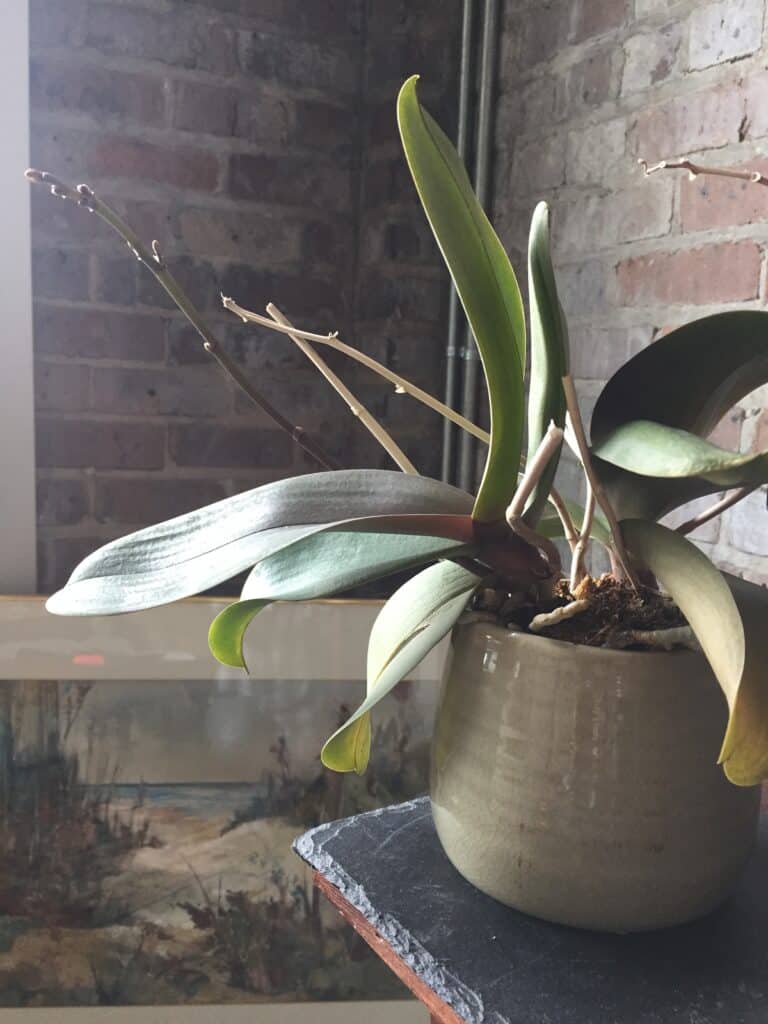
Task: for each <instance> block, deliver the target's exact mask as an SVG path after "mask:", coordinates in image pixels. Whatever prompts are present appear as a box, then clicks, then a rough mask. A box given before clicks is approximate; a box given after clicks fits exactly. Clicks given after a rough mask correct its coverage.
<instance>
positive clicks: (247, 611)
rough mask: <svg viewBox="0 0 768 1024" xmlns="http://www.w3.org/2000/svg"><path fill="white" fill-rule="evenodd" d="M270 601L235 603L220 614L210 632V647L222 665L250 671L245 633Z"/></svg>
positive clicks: (212, 624)
mask: <svg viewBox="0 0 768 1024" xmlns="http://www.w3.org/2000/svg"><path fill="white" fill-rule="evenodd" d="M269 603H270V602H269V601H234V602H233V603H232V604H230V605H227V607H226V608H225V609H224V610H223V611H221V612H219V614H218V615H217V616H216V618H215V619H214V620H213V622H212V623H211V625H210V629H209V630H208V647H209V648H210V651H211V654H212V655H213V656H214V658H215V659H216V660H217V661H220V662H221V664H222V665H230V666H231V667H232V668H244V669H246V670H247V669H248V666H247V665H246V663H245V657H244V655H243V640H244V639H245V631H246V630H247V629H248V627H249V626H250V624H251V622H252V621H253V620H254V619H255V618H256V616H257V615H258V614H259V612H260V611H262V610H263V609H264V608H266V607H267V605H268V604H269Z"/></svg>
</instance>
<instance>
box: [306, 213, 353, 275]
mask: <svg viewBox="0 0 768 1024" xmlns="http://www.w3.org/2000/svg"><path fill="white" fill-rule="evenodd" d="M301 254H302V257H303V258H304V260H306V262H307V263H308V264H310V265H311V264H313V263H333V264H335V265H336V266H340V267H343V266H348V265H350V264H352V263H353V262H354V259H355V226H354V225H353V223H352V222H351V221H350V220H345V219H342V218H341V217H335V218H334V219H333V221H330V222H329V221H308V222H307V223H306V224H305V225H304V227H303V228H302V232H301Z"/></svg>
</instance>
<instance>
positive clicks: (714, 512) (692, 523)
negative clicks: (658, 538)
mask: <svg viewBox="0 0 768 1024" xmlns="http://www.w3.org/2000/svg"><path fill="white" fill-rule="evenodd" d="M758 486H759V484H752V485H750V486H749V487H739V488H738V490H735V491H731V493H730V494H726V496H725V497H724V498H721V499H720V501H716V502H715V503H714V505H710V506H709V508H707V509H704V511H703V512H699V514H698V515H696V516H693V517H692V518H691V519H687V520H686V521H685V522H684V523H681V524H680V525H679V526H678V527H677V533H682V534H686V533H692V532H693V530H695V529H697V527H699V526H703V525H704V523H708V522H709V521H710V519H714V518H715V517H716V516H719V515H720V514H721V513H722V512H725V510H726V509H729V508H731V507H732V506H733V505H735V504H736V503H737V502H739V501H742V499H744V498H746V497H747V496H748V495H749V494H752V492H753V491H756V490H757V488H758Z"/></svg>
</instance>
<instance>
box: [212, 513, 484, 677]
mask: <svg viewBox="0 0 768 1024" xmlns="http://www.w3.org/2000/svg"><path fill="white" fill-rule="evenodd" d="M393 518H396V519H397V521H398V533H396V534H395V533H391V534H387V533H377V532H375V531H376V530H377V529H386V528H387V525H388V524H389V522H390V520H391V519H393ZM404 520H408V527H410V530H408V531H407V532H406V530H405V529H403V528H402V522H403V521H404ZM430 527H432V528H433V529H434V530H435V531H436V532H439V535H438V536H430V535H428V534H427V533H426V531H427V529H429V528H430ZM441 528H442V529H441ZM421 531H423V532H421ZM454 538H458V539H454ZM471 541H472V521H471V519H470V517H469V516H439V515H436V516H416V515H413V516H399V517H388V516H371V517H368V518H366V519H358V520H354V521H352V522H342V523H335V524H331V525H327V526H321V527H315V528H314V532H312V533H307V534H305V535H304V536H302V537H300V538H298V539H295V540H293V541H291V542H290V543H286V544H285V545H284V546H283V547H281V548H279V549H278V550H276V551H274V552H272V553H270V554H269V555H267V556H266V557H265V558H263V559H262V560H261V561H259V562H258V563H257V564H256V565H255V566H254V568H253V569H252V570H251V572H250V574H249V576H248V578H247V580H246V581H245V584H244V586H243V591H242V595H241V598H242V599H241V600H240V601H238V602H235V603H234V604H231V605H229V606H228V607H227V608H225V609H224V610H223V611H222V612H220V613H219V615H217V617H216V618H215V619H214V620H213V623H212V624H211V628H210V630H209V632H208V646H209V647H210V650H211V653H212V654H213V656H214V657H215V658H216V659H217V660H218V661H220V662H222V664H224V665H231V666H233V667H235V668H246V667H247V666H246V664H245V658H244V656H243V641H244V639H245V633H246V630H247V629H248V626H249V625H250V623H251V621H252V620H253V618H254V617H255V616H256V615H257V614H258V613H259V612H260V611H261V610H262V608H264V607H265V606H266V605H267V604H269V603H270V602H271V601H274V600H283V601H298V600H308V599H311V598H316V597H325V596H328V595H330V594H336V593H339V592H340V591H343V590H349V589H350V588H351V587H354V586H358V585H360V584H362V583H368V582H370V581H371V580H374V579H378V578H380V577H382V576H388V575H390V574H391V573H394V572H400V571H402V570H404V569H409V568H412V567H414V566H418V565H422V564H423V563H424V562H429V561H432V560H433V559H435V558H437V557H448V556H450V555H459V554H471V553H472V552H473V548H472V546H471Z"/></svg>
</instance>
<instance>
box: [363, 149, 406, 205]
mask: <svg viewBox="0 0 768 1024" xmlns="http://www.w3.org/2000/svg"><path fill="white" fill-rule="evenodd" d="M415 200H416V190H415V188H414V185H413V181H412V179H411V176H410V173H409V171H408V165H407V164H406V162H405V159H404V158H403V157H400V156H398V157H395V158H394V159H393V158H392V157H387V158H386V159H383V160H377V161H375V162H374V163H371V164H369V165H368V166H367V167H366V168H365V171H364V174H363V201H364V203H365V208H366V209H367V210H370V209H371V208H372V207H376V206H384V205H386V204H387V203H391V202H395V203H404V202H415ZM414 208H415V207H414Z"/></svg>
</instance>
